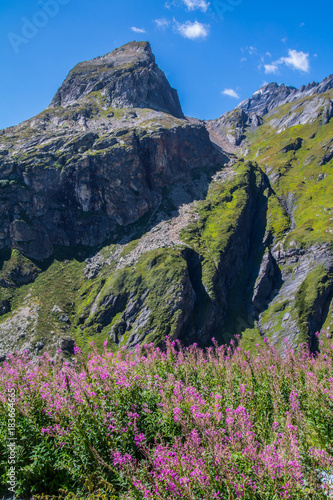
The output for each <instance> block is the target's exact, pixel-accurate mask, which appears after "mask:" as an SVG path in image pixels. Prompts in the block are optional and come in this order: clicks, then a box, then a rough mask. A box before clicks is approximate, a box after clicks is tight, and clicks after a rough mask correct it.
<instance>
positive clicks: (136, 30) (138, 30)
mask: <svg viewBox="0 0 333 500" xmlns="http://www.w3.org/2000/svg"><path fill="white" fill-rule="evenodd" d="M131 30H132V31H134V33H147V32H146V30H145V29H144V28H136V27H135V26H132V27H131Z"/></svg>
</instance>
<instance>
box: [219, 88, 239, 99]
mask: <svg viewBox="0 0 333 500" xmlns="http://www.w3.org/2000/svg"><path fill="white" fill-rule="evenodd" d="M222 94H224V95H227V96H229V97H234V98H235V99H239V95H238V94H237V92H236V91H235V90H234V89H224V90H222Z"/></svg>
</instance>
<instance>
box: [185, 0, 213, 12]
mask: <svg viewBox="0 0 333 500" xmlns="http://www.w3.org/2000/svg"><path fill="white" fill-rule="evenodd" d="M181 1H182V3H183V4H184V5H185V7H186V8H187V10H198V9H199V10H202V12H207V10H208V7H209V2H207V1H206V0H181Z"/></svg>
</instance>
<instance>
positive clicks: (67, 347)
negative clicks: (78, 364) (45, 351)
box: [60, 338, 75, 354]
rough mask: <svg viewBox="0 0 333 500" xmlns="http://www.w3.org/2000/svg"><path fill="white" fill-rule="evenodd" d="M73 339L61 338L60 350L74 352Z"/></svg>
mask: <svg viewBox="0 0 333 500" xmlns="http://www.w3.org/2000/svg"><path fill="white" fill-rule="evenodd" d="M74 346H75V340H74V339H69V338H63V339H61V341H60V349H61V351H62V352H67V353H68V354H74Z"/></svg>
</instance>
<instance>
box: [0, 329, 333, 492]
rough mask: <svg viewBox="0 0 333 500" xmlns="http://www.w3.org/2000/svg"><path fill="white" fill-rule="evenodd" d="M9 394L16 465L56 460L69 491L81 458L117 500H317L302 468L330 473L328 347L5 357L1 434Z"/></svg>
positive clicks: (316, 486)
mask: <svg viewBox="0 0 333 500" xmlns="http://www.w3.org/2000/svg"><path fill="white" fill-rule="evenodd" d="M176 344H177V345H176ZM93 345H94V343H93ZM92 347H93V346H92ZM104 347H106V346H105V345H104ZM75 354H78V351H76V352H75ZM10 388H15V389H16V399H17V402H16V411H17V414H18V415H19V418H18V420H17V422H18V431H17V432H18V433H21V432H22V430H21V425H22V429H23V431H24V432H26V431H27V430H29V433H31V435H32V436H33V439H31V440H27V439H25V440H22V445H20V446H22V447H23V448H24V453H23V455H22V457H23V459H22V460H25V458H24V457H30V456H33V455H34V454H35V453H36V450H37V451H38V450H43V449H46V448H47V450H48V453H49V454H50V455H49V456H50V461H49V467H50V472H51V473H53V466H54V467H55V465H54V464H56V463H57V464H59V463H61V464H62V467H64V471H65V473H66V474H67V473H68V474H69V475H70V477H72V478H73V480H75V481H76V484H82V485H83V484H85V480H86V478H87V477H94V474H95V472H96V462H95V461H92V460H91V456H92V455H91V454H92V453H93V454H94V456H95V457H96V460H97V462H99V463H106V464H107V465H108V467H111V468H112V471H113V472H112V474H115V475H116V474H119V476H117V477H116V476H115V478H116V479H115V485H117V484H122V485H123V488H124V490H123V493H122V494H124V496H123V497H122V498H124V500H134V498H142V497H143V498H149V499H151V500H155V499H156V498H159V499H161V500H169V499H170V500H176V499H180V498H202V499H210V498H218V499H221V500H222V499H223V500H225V499H226V498H233V499H236V498H244V499H247V498H248V499H252V498H263V499H271V498H301V495H302V494H303V490H304V488H305V486H308V487H309V488H310V487H311V488H312V490H313V491H314V492H315V494H316V495H317V496H318V500H319V499H321V498H325V497H323V494H324V490H323V488H324V485H323V484H322V483H321V482H320V477H319V476H320V474H319V472H318V477H316V474H314V473H313V472H315V471H327V474H328V473H330V471H332V470H333V456H332V450H331V448H329V446H326V445H325V443H329V442H330V439H331V437H330V436H331V428H332V426H333V416H332V411H331V408H332V402H333V357H332V351H331V349H330V348H327V349H325V348H324V347H321V350H320V352H319V353H318V354H317V355H316V356H312V355H311V353H310V352H309V351H308V350H307V348H306V346H304V347H303V348H301V349H300V350H299V352H297V351H296V350H295V352H293V351H292V350H291V349H290V348H289V347H288V346H286V347H285V353H284V355H283V356H280V354H279V353H278V352H277V350H275V349H273V348H272V347H271V346H270V345H269V344H268V343H266V344H264V346H258V350H257V354H253V355H252V356H251V355H250V354H249V353H248V352H244V351H243V350H242V349H241V347H235V345H233V346H231V348H230V349H229V350H227V349H226V348H225V347H223V346H218V345H217V344H215V347H214V349H213V350H212V349H211V350H209V349H208V350H207V351H202V350H201V349H199V348H198V346H196V345H195V346H191V347H190V348H183V347H182V346H181V344H180V343H179V342H176V343H173V342H171V340H170V339H169V341H168V344H167V347H166V350H165V351H163V350H159V349H155V348H154V347H153V346H152V345H151V344H147V345H146V346H145V347H143V346H141V347H140V346H139V347H137V348H136V349H135V350H134V351H133V352H130V351H126V349H125V350H122V351H119V352H118V353H117V354H115V355H112V353H109V352H108V351H107V349H102V353H98V352H97V349H96V348H95V349H93V350H91V352H90V354H88V355H87V356H86V355H83V354H82V353H81V351H80V359H79V360H78V362H77V364H76V366H75V365H73V363H71V362H68V361H66V362H64V361H63V360H62V357H61V356H59V357H58V359H55V360H53V361H52V365H51V364H50V361H49V360H48V359H47V356H42V357H41V358H40V359H39V360H38V362H37V363H36V362H35V361H33V362H32V361H31V360H30V359H29V357H27V356H25V357H24V356H19V355H17V356H16V355H15V356H12V357H11V358H10V359H9V360H8V361H7V362H4V363H3V364H2V366H0V428H3V429H5V431H4V432H7V431H6V425H3V422H5V424H6V421H4V420H1V419H2V418H3V417H2V415H3V414H4V412H2V411H1V408H2V407H4V408H5V407H6V405H7V404H8V395H7V390H8V389H10ZM1 425H2V427H1ZM307 434H308V436H309V437H310V439H307V437H308V436H307ZM309 443H311V446H312V447H311V446H310V444H309ZM313 443H316V446H313V445H312V444H313ZM319 443H324V444H323V445H320V444H319ZM1 446H2V444H1V442H0V454H1V453H2V452H3V448H1ZM45 446H46V448H45ZM68 450H70V453H69V452H68ZM110 450H111V451H110ZM134 457H136V458H137V460H136V459H135V458H134ZM139 457H140V458H139ZM29 460H30V459H29V458H27V459H26V463H25V466H28V467H31V463H30V462H29ZM77 463H80V464H82V465H81V467H80V468H78V467H77ZM35 467H36V469H35ZM38 467H39V465H38V461H36V463H35V464H34V466H33V468H31V474H32V481H33V482H34V481H35V482H36V481H38V478H39V477H40V476H39V475H40V474H42V473H43V470H42V468H39V469H38ZM102 469H103V467H102ZM102 469H101V470H102ZM22 470H23V468H22ZM29 470H30V469H29ZM35 470H36V472H34V471H35ZM105 470H107V468H105ZM311 471H312V472H311ZM17 474H18V475H19V478H20V481H22V484H24V481H27V479H26V477H25V476H24V474H22V473H21V471H19V470H18V471H17ZM29 474H30V473H29ZM34 474H35V476H34ZM101 474H102V475H103V474H104V472H101ZM55 475H56V474H55ZM104 479H105V480H107V476H105V478H104ZM26 486H27V487H26V489H27V490H28V489H29V485H26ZM57 486H58V485H57ZM115 487H117V486H115ZM126 488H128V493H125V490H126ZM135 488H136V490H135ZM85 493H88V492H85ZM117 494H118V493H117ZM305 494H306V493H305ZM317 496H316V498H317ZM326 498H327V497H326Z"/></svg>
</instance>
